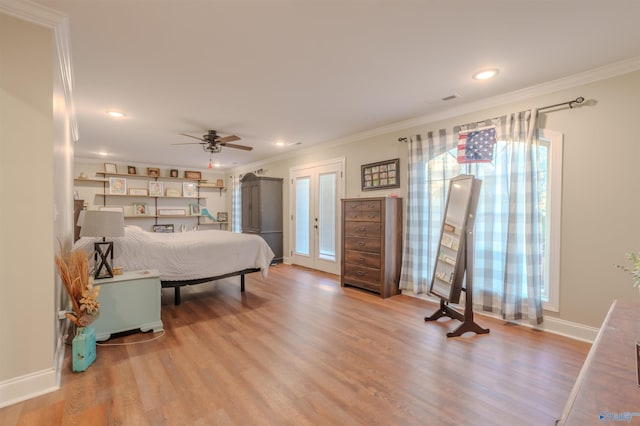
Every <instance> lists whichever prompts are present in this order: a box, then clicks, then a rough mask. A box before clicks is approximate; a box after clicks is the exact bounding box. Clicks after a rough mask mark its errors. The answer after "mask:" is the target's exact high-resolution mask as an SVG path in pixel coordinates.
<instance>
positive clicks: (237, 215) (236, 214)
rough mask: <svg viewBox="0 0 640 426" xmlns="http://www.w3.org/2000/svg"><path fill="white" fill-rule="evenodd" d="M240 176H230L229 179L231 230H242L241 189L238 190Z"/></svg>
mask: <svg viewBox="0 0 640 426" xmlns="http://www.w3.org/2000/svg"><path fill="white" fill-rule="evenodd" d="M240 176H241V175H233V176H230V180H231V231H232V232H242V210H241V206H242V191H241V190H240Z"/></svg>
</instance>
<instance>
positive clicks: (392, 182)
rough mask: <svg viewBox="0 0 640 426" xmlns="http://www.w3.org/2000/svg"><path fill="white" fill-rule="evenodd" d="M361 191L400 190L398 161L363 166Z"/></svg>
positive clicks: (396, 159)
mask: <svg viewBox="0 0 640 426" xmlns="http://www.w3.org/2000/svg"><path fill="white" fill-rule="evenodd" d="M360 168H361V172H362V190H363V191H371V190H375V189H387V188H400V159H399V158H395V159H393V160H387V161H380V162H377V163H370V164H363V165H362V166H360Z"/></svg>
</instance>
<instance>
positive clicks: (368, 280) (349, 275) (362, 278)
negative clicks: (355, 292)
mask: <svg viewBox="0 0 640 426" xmlns="http://www.w3.org/2000/svg"><path fill="white" fill-rule="evenodd" d="M380 277H381V273H380V269H375V268H366V267H364V266H353V265H349V267H348V268H345V271H344V282H345V283H346V284H352V285H355V286H358V287H364V288H367V289H369V290H373V291H380V281H381V280H380Z"/></svg>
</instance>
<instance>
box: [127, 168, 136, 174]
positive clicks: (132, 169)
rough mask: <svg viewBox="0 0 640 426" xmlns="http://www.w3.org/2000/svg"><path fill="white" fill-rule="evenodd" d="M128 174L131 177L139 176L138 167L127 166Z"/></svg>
mask: <svg viewBox="0 0 640 426" xmlns="http://www.w3.org/2000/svg"><path fill="white" fill-rule="evenodd" d="M127 173H129V174H130V175H137V174H138V172H137V170H136V166H127Z"/></svg>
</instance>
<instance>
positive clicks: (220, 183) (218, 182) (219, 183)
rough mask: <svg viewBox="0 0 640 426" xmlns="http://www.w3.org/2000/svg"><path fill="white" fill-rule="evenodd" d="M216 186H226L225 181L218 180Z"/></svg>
mask: <svg viewBox="0 0 640 426" xmlns="http://www.w3.org/2000/svg"><path fill="white" fill-rule="evenodd" d="M216 186H224V181H223V180H222V179H218V180H216Z"/></svg>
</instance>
